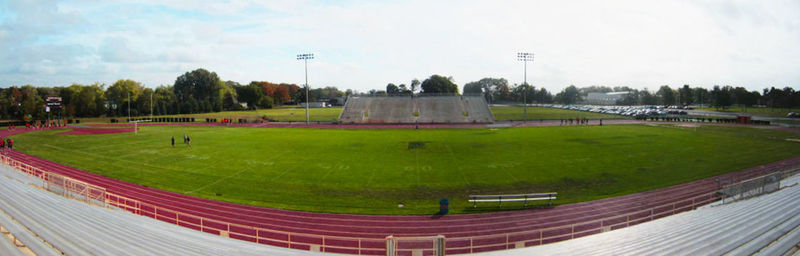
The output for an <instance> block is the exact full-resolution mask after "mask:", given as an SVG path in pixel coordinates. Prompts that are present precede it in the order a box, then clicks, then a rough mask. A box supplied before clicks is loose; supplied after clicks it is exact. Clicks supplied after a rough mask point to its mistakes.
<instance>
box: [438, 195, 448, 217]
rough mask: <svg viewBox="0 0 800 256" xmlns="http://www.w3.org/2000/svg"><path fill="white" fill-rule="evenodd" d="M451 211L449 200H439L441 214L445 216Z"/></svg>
mask: <svg viewBox="0 0 800 256" xmlns="http://www.w3.org/2000/svg"><path fill="white" fill-rule="evenodd" d="M449 211H450V200H447V199H446V198H445V199H442V200H439V214H441V215H445V214H447V212H449Z"/></svg>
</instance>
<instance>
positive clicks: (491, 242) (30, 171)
mask: <svg viewBox="0 0 800 256" xmlns="http://www.w3.org/2000/svg"><path fill="white" fill-rule="evenodd" d="M0 159H1V160H2V162H3V163H4V164H5V165H6V166H10V167H13V168H12V169H13V170H15V171H17V172H18V173H19V174H22V175H25V176H27V177H28V179H30V178H33V179H34V180H36V179H39V180H40V181H39V182H40V184H41V187H43V188H46V189H47V190H49V191H53V192H55V193H59V194H62V195H64V196H66V197H72V198H76V199H79V200H84V201H86V202H89V203H97V204H101V205H104V206H106V207H110V208H118V209H122V210H125V211H128V212H131V213H134V214H137V215H142V216H146V217H150V218H153V219H157V220H161V221H164V222H169V223H173V224H175V225H178V226H182V227H187V228H192V229H195V230H199V231H202V232H207V233H211V234H216V235H220V236H224V237H230V238H235V239H239V240H245V241H250V242H255V243H260V244H267V245H273V246H281V247H287V248H294V249H302V250H309V251H318V252H334V253H348V254H359V255H439V254H437V253H439V251H445V250H446V253H448V254H458V253H474V252H482V251H492V250H504V249H512V248H520V247H527V246H535V245H542V244H547V243H553V242H558V241H563V240H568V239H573V238H578V237H583V236H587V235H591V234H597V233H602V232H606V231H610V230H615V229H619V228H624V227H628V226H632V225H636V224H639V223H643V222H647V221H651V220H654V219H658V218H662V217H666V216H669V215H673V214H676V213H680V212H684V211H689V210H694V209H696V208H697V207H700V206H703V205H706V204H709V203H712V202H715V201H718V200H719V199H720V194H719V193H718V192H717V191H714V192H708V193H703V194H700V195H696V196H693V197H690V198H686V199H682V200H678V201H672V202H668V203H663V204H660V205H658V206H654V207H651V208H648V209H643V210H638V211H634V212H630V213H625V214H619V215H615V216H610V217H603V218H599V219H594V220H589V221H584V222H579V223H573V224H567V225H561V226H557V227H550V228H542V229H535V230H528V231H520V232H509V233H502V234H493V235H480V236H466V237H449V238H446V239H445V238H444V236H438V237H436V239H431V237H422V238H420V237H410V238H409V237H397V236H389V237H387V238H361V237H355V236H354V237H348V236H327V235H319V234H311V233H303V232H291V231H285V230H277V229H268V228H261V227H254V226H249V225H242V224H236V223H232V222H229V221H225V220H220V219H216V218H208V217H203V216H199V215H195V214H191V213H186V212H182V211H180V210H174V209H169V208H165V207H161V206H158V205H155V204H152V203H147V202H143V201H141V200H138V199H135V198H130V197H126V196H122V195H118V194H115V193H110V192H106V191H105V189H104V188H101V187H97V186H94V185H91V184H88V183H86V182H83V181H79V180H75V179H72V178H69V177H65V176H63V175H59V174H56V173H52V172H48V171H44V170H42V169H39V168H36V167H33V166H30V165H28V164H26V163H22V162H20V161H17V160H15V159H12V158H10V157H8V156H5V155H0ZM797 171H798V170H795V171H794V172H797ZM781 175H784V173H781ZM587 217H591V216H587ZM520 225H524V223H520ZM437 243H438V244H437Z"/></svg>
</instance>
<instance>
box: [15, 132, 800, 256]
mask: <svg viewBox="0 0 800 256" xmlns="http://www.w3.org/2000/svg"><path fill="white" fill-rule="evenodd" d="M154 125H156V124H154ZM158 125H161V124H158ZM25 131H26V130H24V129H23V130H15V131H0V136H2V137H5V136H8V135H10V134H16V133H19V132H25ZM5 155H8V156H10V157H12V158H14V159H17V160H20V161H23V162H25V163H28V164H31V165H33V166H35V167H37V168H41V169H43V170H47V171H51V172H55V173H59V174H62V175H66V176H69V177H72V178H75V179H78V180H82V181H86V182H88V183H91V184H94V185H97V186H101V187H104V188H106V189H107V191H108V192H110V193H115V194H119V195H122V196H126V197H130V198H134V199H138V200H141V201H143V202H147V203H151V204H153V205H156V206H158V207H161V208H166V209H172V210H175V211H180V212H185V213H189V214H193V215H197V216H201V217H204V218H210V219H217V220H220V221H226V222H231V223H236V224H241V225H247V226H254V227H259V228H265V229H271V230H277V231H282V232H290V233H303V234H309V235H308V236H303V235H292V236H291V238H289V237H288V236H287V235H285V234H284V233H259V235H260V236H262V237H269V238H272V239H275V240H259V241H254V239H250V238H248V237H235V236H233V235H232V236H231V237H234V238H239V239H242V240H249V241H254V242H259V243H264V244H269V245H274V246H283V247H290V248H296V249H303V250H309V249H310V247H309V246H308V245H304V244H298V243H297V242H300V243H311V244H322V243H323V241H321V240H320V239H319V238H318V237H316V236H313V235H323V236H337V237H348V238H372V239H382V238H385V237H386V236H388V235H394V236H432V235H438V234H442V235H444V236H445V237H447V238H448V242H447V247H448V248H451V249H448V250H447V253H449V254H456V253H467V252H470V250H469V249H463V248H462V249H458V248H457V247H463V246H466V245H465V244H464V241H471V242H470V243H471V244H472V246H481V247H478V248H476V249H475V250H472V252H478V251H489V250H500V249H507V248H513V247H514V246H515V245H514V244H513V243H514V242H515V241H523V240H529V239H536V237H531V236H532V235H531V234H525V235H514V236H511V238H507V237H505V236H502V234H507V233H513V232H520V231H530V230H540V229H545V228H553V227H562V226H564V225H570V224H576V223H584V222H587V221H591V220H597V219H603V218H610V217H615V216H619V215H621V214H627V213H632V212H636V211H641V210H646V209H651V208H654V207H655V208H656V209H657V211H659V212H666V215H663V216H667V215H669V214H672V213H670V209H662V208H663V207H661V206H664V205H666V204H671V203H675V202H680V201H682V200H685V199H687V198H692V197H695V196H697V195H702V194H706V193H710V192H713V191H715V190H717V189H718V184H719V182H718V181H717V179H719V180H720V181H721V182H723V183H730V182H732V181H735V180H743V179H747V178H750V177H756V176H759V175H763V174H766V173H769V172H772V171H776V170H783V169H786V168H787V167H793V166H798V165H800V156H798V157H793V158H789V159H785V160H782V161H778V162H775V163H770V164H765V165H761V166H756V167H753V168H748V169H745V170H741V171H738V172H733V173H728V174H724V175H720V176H717V177H711V178H706V179H702V180H697V181H693V182H689V183H685V184H680V185H676V186H672V187H667V188H661V189H656V190H652V191H647V192H642V193H637V194H631V195H625V196H619V197H614V198H606V199H601V200H596V201H590V202H583V203H575V204H568V205H558V206H555V207H552V208H547V209H531V210H519V211H506V212H495V213H482V214H459V215H446V216H443V217H431V216H379V215H353V214H331V213H311V212H300V211H290V210H280V209H270V208H262V207H255V206H246V205H238V204H233V203H227V202H220V201H214V200H209V199H203V198H197V197H193V196H188V195H183V194H178V193H173V192H168V191H163V190H158V189H153V188H149V187H145V186H141V185H137V184H132V183H128V182H123V181H120V180H116V179H112V178H108V177H103V176H100V175H97V174H93V173H89V172H86V171H83V170H79V169H76V168H72V167H69V166H65V165H62V164H58V163H55V162H52V161H48V160H45V159H41V158H37V157H34V156H30V155H27V154H24V153H20V152H17V151H13V150H10V151H6V152H5ZM668 206H669V205H668ZM690 209H691V207H690V208H689V209H685V208H684V210H690ZM663 216H659V217H663ZM189 221H192V220H189ZM196 221H197V222H199V220H196ZM622 221H624V219H623V220H622ZM612 224H613V222H612ZM198 225H199V223H198ZM182 226H186V227H189V228H194V229H198V228H197V227H195V226H190V225H182ZM593 228H596V227H594V226H591V225H583V224H582V225H581V226H576V227H575V229H585V230H590V229H593ZM615 228H616V227H615ZM203 231H205V232H209V233H215V234H218V232H215V231H209V230H203ZM576 231H577V230H576ZM241 232H243V233H246V232H247V231H246V230H241ZM547 232H549V233H550V234H549V235H553V234H565V233H567V234H568V233H570V232H574V231H572V230H563V229H555V230H549V231H547ZM591 233H597V232H587V233H585V234H583V235H588V234H591ZM498 234H500V235H501V236H496V235H498ZM533 234H534V235H535V236H539V234H538V233H533ZM486 235H491V236H489V237H483V236H486ZM545 235H547V234H545ZM459 238H473V239H472V240H468V239H459ZM290 239H291V241H293V242H295V243H290V242H289V240H290ZM566 239H569V237H566V238H558V239H548V240H546V241H543V243H551V242H556V241H560V240H566ZM276 241H278V242H276ZM324 243H325V245H327V246H323V247H322V248H321V249H322V250H324V251H328V252H339V253H352V254H356V253H361V254H372V255H382V254H385V244H384V243H382V242H370V243H362V244H354V242H353V241H351V240H347V239H336V238H329V239H327V240H326V241H324ZM509 243H511V244H509ZM525 245H526V246H528V245H531V243H525ZM328 246H337V247H328ZM346 247H350V248H346ZM358 247H361V248H365V249H361V250H359V249H357V248H358Z"/></svg>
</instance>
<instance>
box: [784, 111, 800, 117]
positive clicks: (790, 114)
mask: <svg viewBox="0 0 800 256" xmlns="http://www.w3.org/2000/svg"><path fill="white" fill-rule="evenodd" d="M786 117H790V118H800V114H798V113H797V112H789V114H787V115H786Z"/></svg>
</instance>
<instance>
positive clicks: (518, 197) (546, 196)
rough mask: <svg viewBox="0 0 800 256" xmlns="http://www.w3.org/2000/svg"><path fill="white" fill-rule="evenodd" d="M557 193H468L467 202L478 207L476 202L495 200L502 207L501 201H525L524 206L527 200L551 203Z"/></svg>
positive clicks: (526, 204)
mask: <svg viewBox="0 0 800 256" xmlns="http://www.w3.org/2000/svg"><path fill="white" fill-rule="evenodd" d="M556 196H558V193H556V192H549V193H534V194H509V195H470V196H469V202H470V203H472V207H478V203H488V202H497V203H498V205H497V207H502V206H503V202H525V203H524V206H528V201H538V200H548V202H547V204H548V205H552V204H553V200H555V199H556Z"/></svg>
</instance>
